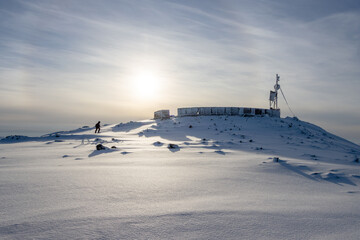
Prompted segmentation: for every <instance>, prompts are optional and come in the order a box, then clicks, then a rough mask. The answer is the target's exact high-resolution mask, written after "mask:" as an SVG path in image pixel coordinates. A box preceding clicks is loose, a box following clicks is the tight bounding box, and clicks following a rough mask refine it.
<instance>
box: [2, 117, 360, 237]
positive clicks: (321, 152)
mask: <svg viewBox="0 0 360 240" xmlns="http://www.w3.org/2000/svg"><path fill="white" fill-rule="evenodd" d="M189 126H191V128H190V127H189ZM98 144H101V145H103V146H105V149H104V150H96V146H97V145H98ZM113 146H115V147H116V148H113ZM359 156H360V146H358V145H356V144H353V143H351V142H349V141H347V140H345V139H342V138H340V137H337V136H335V135H333V134H331V133H328V132H326V131H325V130H323V129H321V128H319V127H317V126H315V125H313V124H310V123H306V122H303V121H300V120H298V119H296V118H285V119H281V118H269V117H253V118H243V117H239V116H229V117H227V116H208V117H205V116H199V117H182V118H171V119H169V120H163V121H161V120H156V121H155V120H146V121H138V122H129V123H121V124H118V125H108V126H105V127H103V128H102V130H101V133H100V134H94V129H93V128H89V127H83V128H79V129H77V130H73V131H63V132H57V133H53V134H48V135H44V136H41V137H25V136H10V137H6V138H3V139H2V140H0V216H1V217H0V238H1V239H359V236H360V229H359V226H360V204H359V200H360V188H359V184H360V171H359V169H360V163H359V162H358V161H356V159H358V157H359Z"/></svg>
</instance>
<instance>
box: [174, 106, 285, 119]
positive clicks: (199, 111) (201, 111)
mask: <svg viewBox="0 0 360 240" xmlns="http://www.w3.org/2000/svg"><path fill="white" fill-rule="evenodd" d="M210 115H239V116H264V115H268V116H270V117H280V110H279V109H278V110H276V109H263V108H243V107H240V108H238V107H190V108H178V116H179V117H184V116H210Z"/></svg>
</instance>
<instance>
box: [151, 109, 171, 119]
mask: <svg viewBox="0 0 360 240" xmlns="http://www.w3.org/2000/svg"><path fill="white" fill-rule="evenodd" d="M169 118H170V111H169V110H159V111H156V112H154V119H169Z"/></svg>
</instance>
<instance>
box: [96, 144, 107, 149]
mask: <svg viewBox="0 0 360 240" xmlns="http://www.w3.org/2000/svg"><path fill="white" fill-rule="evenodd" d="M96 150H98V151H99V150H105V147H104V145H102V144H101V143H100V144H98V145H96Z"/></svg>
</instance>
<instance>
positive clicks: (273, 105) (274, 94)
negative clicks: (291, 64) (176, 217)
mask: <svg viewBox="0 0 360 240" xmlns="http://www.w3.org/2000/svg"><path fill="white" fill-rule="evenodd" d="M279 81H280V76H279V75H278V74H276V84H275V85H274V90H275V91H270V98H269V100H270V109H279V108H278V90H279V89H280V85H279Z"/></svg>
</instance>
